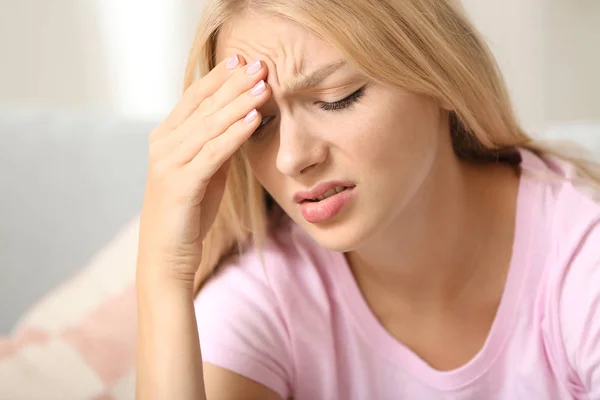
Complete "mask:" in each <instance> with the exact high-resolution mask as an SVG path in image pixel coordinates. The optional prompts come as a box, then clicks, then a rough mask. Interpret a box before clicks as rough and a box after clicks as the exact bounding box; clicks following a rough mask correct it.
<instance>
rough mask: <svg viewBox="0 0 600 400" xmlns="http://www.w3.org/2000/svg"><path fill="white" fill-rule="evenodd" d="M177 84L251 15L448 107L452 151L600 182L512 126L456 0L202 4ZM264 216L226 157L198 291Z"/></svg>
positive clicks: (257, 239) (258, 199)
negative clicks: (295, 30) (233, 25)
mask: <svg viewBox="0 0 600 400" xmlns="http://www.w3.org/2000/svg"><path fill="white" fill-rule="evenodd" d="M205 1H206V4H205V9H204V13H203V16H202V19H201V22H200V25H199V29H198V32H197V36H196V40H195V41H194V45H193V47H192V51H191V54H190V58H189V62H188V66H187V70H186V74H185V85H184V86H185V88H187V87H189V86H190V85H191V84H192V83H193V82H194V80H196V79H197V78H198V77H200V76H204V75H205V74H206V73H208V72H209V71H210V70H211V69H212V68H214V66H215V64H216V61H215V53H216V51H215V50H216V43H217V39H218V35H219V29H220V27H221V26H222V25H223V23H224V22H225V21H227V20H228V19H229V18H232V17H234V16H239V15H244V14H243V13H249V12H257V13H261V14H263V15H268V16H277V17H281V18H286V19H288V20H290V21H294V22H295V23H298V24H300V25H302V26H304V27H306V28H307V29H308V30H310V31H312V32H313V33H315V34H316V35H318V36H319V37H321V38H323V39H324V40H325V41H327V42H328V43H331V44H332V45H334V46H335V47H336V48H338V49H339V50H340V51H341V52H342V53H343V55H344V56H346V58H347V59H348V60H349V61H350V62H352V63H353V64H354V66H355V67H356V68H357V69H358V70H359V71H360V72H362V73H363V74H364V75H365V76H366V77H368V78H370V79H372V80H374V81H378V82H384V83H388V84H392V85H397V86H399V87H402V88H405V89H407V90H409V91H412V92H415V93H420V94H424V95H428V96H430V97H431V98H433V99H436V100H438V101H439V102H440V103H443V104H450V105H451V107H452V110H453V111H452V112H451V113H450V119H451V121H450V122H451V134H452V139H453V146H454V149H455V151H456V152H457V154H458V155H459V156H460V157H462V158H465V159H470V160H473V161H490V162H491V161H503V162H508V163H511V164H515V165H518V163H519V157H518V153H517V151H516V149H517V148H527V149H530V150H532V151H534V152H535V153H537V154H540V155H543V154H548V153H550V154H552V155H555V156H558V157H560V158H563V159H567V160H568V161H570V162H572V163H573V164H574V165H575V166H576V168H577V169H578V172H579V175H580V176H581V177H583V178H584V179H587V180H588V181H589V182H591V183H593V184H600V170H599V169H598V166H597V165H595V164H593V163H591V162H587V161H584V160H582V159H579V158H578V157H577V155H575V156H572V155H568V154H563V153H564V152H559V151H557V150H555V149H552V148H551V147H549V146H547V145H546V144H543V143H541V142H538V141H534V140H533V139H532V138H531V137H530V136H528V135H527V134H526V133H525V132H524V131H523V130H522V129H521V127H520V126H519V124H518V122H517V120H516V117H515V115H514V112H513V109H512V106H511V103H510V99H509V96H508V93H507V90H506V87H505V84H504V80H503V78H502V76H501V74H500V72H499V69H498V66H497V64H496V62H495V59H494V57H493V56H492V54H491V52H490V50H489V48H488V47H487V45H486V44H485V43H484V41H483V40H482V38H481V37H480V35H479V33H478V32H477V31H476V29H475V28H474V26H473V25H472V24H471V23H470V21H469V20H468V19H467V18H466V17H465V15H464V12H463V10H462V8H461V6H460V5H459V4H457V3H458V2H457V1H456V0H378V1H364V0H205ZM268 215H269V210H268V207H267V196H266V194H265V191H264V189H263V188H262V187H261V185H260V184H259V183H258V182H257V180H256V179H255V178H254V177H253V175H252V173H251V171H250V168H249V165H248V162H247V160H246V159H245V157H244V155H243V154H242V153H241V152H238V153H237V154H236V155H235V156H234V158H233V160H232V165H231V169H230V173H229V177H228V181H227V185H226V189H225V194H224V197H223V202H222V204H221V207H220V209H219V211H218V215H217V218H216V221H215V224H214V226H213V228H212V229H211V231H210V232H208V235H207V237H206V239H205V242H204V246H203V248H204V254H203V260H202V264H201V266H200V270H199V272H198V275H197V280H196V284H197V285H196V287H197V289H198V288H199V287H200V286H201V284H202V282H204V281H205V280H206V278H207V277H209V276H210V274H211V273H212V271H213V270H214V269H215V267H216V266H217V264H218V263H219V261H220V260H222V259H223V258H224V257H225V256H226V255H227V254H230V253H231V252H235V251H239V250H241V249H242V247H243V246H244V244H245V243H247V242H248V240H249V239H252V241H253V243H254V244H255V245H256V246H258V247H259V248H260V247H261V245H262V243H263V242H264V239H265V235H266V229H267V222H268Z"/></svg>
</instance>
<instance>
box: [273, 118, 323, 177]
mask: <svg viewBox="0 0 600 400" xmlns="http://www.w3.org/2000/svg"><path fill="white" fill-rule="evenodd" d="M311 131H312V129H311V128H309V127H308V126H307V125H305V124H302V123H299V122H298V121H294V120H293V119H292V118H289V119H285V120H283V119H282V121H281V123H280V126H279V149H278V152H277V162H276V164H277V169H278V170H279V172H281V173H282V174H284V175H286V176H290V177H297V176H300V175H302V174H303V173H306V172H307V171H309V170H311V169H313V168H314V167H315V166H317V165H319V164H322V163H323V162H324V161H325V160H326V159H327V155H328V151H329V147H328V144H327V142H325V141H324V140H323V139H322V138H320V137H319V135H318V134H316V133H314V132H313V133H311Z"/></svg>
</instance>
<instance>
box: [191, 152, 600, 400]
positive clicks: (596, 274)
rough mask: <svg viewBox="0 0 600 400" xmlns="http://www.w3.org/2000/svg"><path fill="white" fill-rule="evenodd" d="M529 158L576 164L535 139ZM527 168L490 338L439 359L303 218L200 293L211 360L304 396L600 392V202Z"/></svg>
mask: <svg viewBox="0 0 600 400" xmlns="http://www.w3.org/2000/svg"><path fill="white" fill-rule="evenodd" d="M521 154H522V156H523V167H524V169H526V170H530V171H538V172H541V173H542V174H543V173H544V172H555V173H558V174H560V175H562V176H565V177H571V176H572V175H573V170H572V168H571V166H570V165H568V164H566V163H564V162H561V161H558V160H555V159H547V160H541V159H540V158H538V157H537V156H535V155H534V154H533V153H530V152H528V151H525V150H523V151H522V152H521ZM539 175H540V174H536V175H534V174H529V173H526V174H523V176H522V178H521V182H520V187H519V195H518V200H517V202H518V205H517V217H516V221H517V224H516V233H515V239H514V248H513V256H512V262H511V265H510V270H509V274H508V279H507V282H506V287H505V290H504V294H503V297H502V300H501V302H500V307H499V309H498V312H497V315H496V317H495V320H494V322H493V325H492V328H491V331H490V332H489V335H488V337H487V340H486V342H485V344H484V346H483V348H482V349H481V350H480V351H479V353H478V354H477V355H476V356H475V357H474V358H473V359H472V360H471V361H469V362H468V363H467V364H465V365H464V366H462V367H460V368H458V369H455V370H452V371H445V372H442V371H438V370H435V369H433V368H432V367H430V366H429V365H428V364H427V363H426V362H424V361H423V360H422V359H420V358H419V357H418V356H417V355H416V354H415V353H413V352H412V351H411V350H410V349H408V348H407V347H405V346H404V345H403V344H402V343H400V342H399V341H397V340H396V339H394V338H393V337H392V336H391V335H390V334H388V333H387V331H386V330H385V329H384V328H383V327H382V326H381V325H380V324H379V322H378V320H377V319H376V317H375V316H374V314H373V313H372V312H371V310H370V309H369V307H368V306H367V304H366V302H365V300H364V298H363V297H362V294H361V292H360V290H359V288H358V286H357V284H356V283H355V280H354V279H353V276H352V273H351V271H350V269H349V268H348V265H347V263H346V259H345V257H344V256H343V254H341V253H337V252H334V251H331V250H328V249H325V248H323V247H321V246H320V245H318V244H317V243H315V242H314V241H313V240H312V239H311V238H310V236H308V234H307V233H305V232H304V231H303V230H302V229H301V228H299V227H298V226H297V225H296V224H294V223H292V222H291V221H290V222H289V223H287V224H285V225H284V226H283V227H282V228H280V229H279V230H278V231H277V232H275V233H273V234H272V235H271V236H270V238H269V241H268V244H267V246H266V249H265V251H264V266H263V265H262V264H261V262H260V261H259V258H258V255H257V253H256V251H254V250H253V249H250V250H248V251H247V252H246V253H244V255H243V256H242V257H241V259H238V260H236V261H232V262H230V264H233V265H227V266H223V268H221V269H220V271H219V272H218V274H217V275H216V277H215V279H213V280H211V281H210V282H209V283H208V284H207V285H206V286H205V288H204V289H203V290H202V292H201V293H200V294H199V296H198V298H197V300H196V313H197V319H198V326H199V331H200V343H201V348H202V355H203V359H204V361H206V362H209V363H212V364H215V365H218V366H221V367H223V368H226V369H229V370H231V371H234V372H236V373H238V374H241V375H243V376H245V377H248V378H250V379H252V380H254V381H257V382H260V383H261V384H263V385H265V386H267V387H269V388H271V389H272V390H274V391H275V392H277V393H279V394H280V395H281V396H282V398H284V399H287V398H288V397H290V396H293V397H294V399H295V400H335V399H340V400H372V399H377V400H392V399H393V400H398V399H410V400H415V399H418V400H420V399H464V400H466V399H469V400H471V399H473V400H480V399H485V400H493V399H503V400H519V399H526V400H537V399H544V400H547V399H573V398H577V399H600V205H599V204H598V203H596V202H594V201H593V200H592V198H591V196H590V195H589V193H587V194H586V192H585V191H584V190H583V189H579V188H576V187H574V186H573V185H572V184H571V183H569V182H567V181H552V180H548V179H545V178H543V177H541V176H539Z"/></svg>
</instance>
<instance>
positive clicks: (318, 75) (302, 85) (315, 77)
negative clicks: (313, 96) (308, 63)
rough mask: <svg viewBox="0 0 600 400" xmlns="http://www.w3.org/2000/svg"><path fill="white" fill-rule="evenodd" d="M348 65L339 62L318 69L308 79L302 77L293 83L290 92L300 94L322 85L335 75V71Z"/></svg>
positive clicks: (343, 61) (344, 61)
mask: <svg viewBox="0 0 600 400" xmlns="http://www.w3.org/2000/svg"><path fill="white" fill-rule="evenodd" d="M347 64H348V63H347V62H346V60H339V61H336V62H334V63H331V64H328V65H325V66H323V67H321V68H319V69H317V70H316V71H314V72H313V73H311V74H310V75H308V76H306V77H302V78H300V79H299V80H298V81H296V82H294V83H292V84H291V85H290V86H289V90H290V92H299V91H302V90H307V89H311V88H314V87H315V86H317V85H318V84H319V83H321V82H322V81H323V80H324V79H325V78H327V77H328V76H329V75H331V74H333V73H334V72H335V71H337V70H338V69H340V68H342V67H344V66H346V65H347Z"/></svg>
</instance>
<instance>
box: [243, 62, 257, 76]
mask: <svg viewBox="0 0 600 400" xmlns="http://www.w3.org/2000/svg"><path fill="white" fill-rule="evenodd" d="M259 69H260V60H256V61H254V62H253V63H252V64H250V65H248V68H246V73H247V74H248V75H252V74H255V73H257V72H258V70H259Z"/></svg>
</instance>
